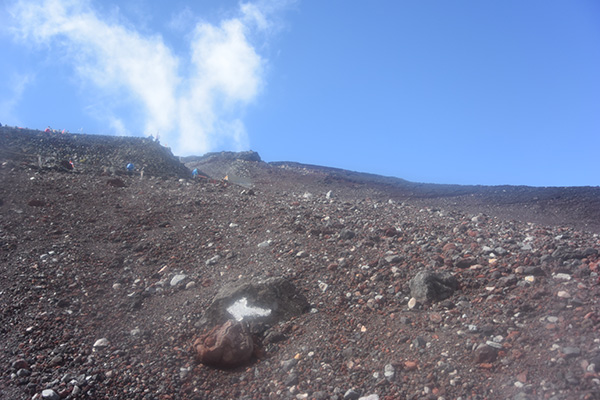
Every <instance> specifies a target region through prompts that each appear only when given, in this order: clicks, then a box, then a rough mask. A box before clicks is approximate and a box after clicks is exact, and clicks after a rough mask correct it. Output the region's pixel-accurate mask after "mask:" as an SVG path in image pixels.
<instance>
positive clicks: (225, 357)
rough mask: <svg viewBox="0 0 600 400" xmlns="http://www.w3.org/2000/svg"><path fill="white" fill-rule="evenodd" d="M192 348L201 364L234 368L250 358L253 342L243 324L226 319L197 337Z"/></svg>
mask: <svg viewBox="0 0 600 400" xmlns="http://www.w3.org/2000/svg"><path fill="white" fill-rule="evenodd" d="M193 350H194V351H195V353H196V359H197V360H198V361H199V362H201V363H202V364H205V365H210V366H213V367H218V368H235V367H238V366H240V365H244V364H246V363H247V362H248V361H249V360H250V357H251V356H252V351H253V350H254V344H253V341H252V335H251V334H250V331H249V330H248V329H247V326H246V325H245V324H243V323H241V322H235V321H227V322H225V323H224V324H223V325H219V326H215V327H214V328H213V329H211V330H210V331H209V332H208V333H206V334H204V335H202V336H200V337H199V338H197V339H196V340H195V341H194V344H193Z"/></svg>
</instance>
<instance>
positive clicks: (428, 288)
mask: <svg viewBox="0 0 600 400" xmlns="http://www.w3.org/2000/svg"><path fill="white" fill-rule="evenodd" d="M409 287H410V293H411V296H412V297H414V298H415V299H416V300H417V301H419V302H422V303H424V302H427V301H430V302H436V301H441V300H444V299H447V298H448V297H450V296H452V294H453V293H454V291H455V290H456V288H457V287H458V281H457V280H456V278H455V277H454V276H453V275H452V274H450V273H449V272H445V271H440V272H434V271H431V270H424V271H420V272H419V273H417V275H416V276H415V277H414V278H413V279H411V280H410V282H409Z"/></svg>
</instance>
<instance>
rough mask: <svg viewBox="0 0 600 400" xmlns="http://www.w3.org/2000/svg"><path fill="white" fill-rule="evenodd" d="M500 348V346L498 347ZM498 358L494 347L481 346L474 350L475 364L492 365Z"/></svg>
mask: <svg viewBox="0 0 600 400" xmlns="http://www.w3.org/2000/svg"><path fill="white" fill-rule="evenodd" d="M500 348H502V346H500ZM496 358H498V349H497V348H496V347H492V346H489V345H487V344H482V345H479V346H478V347H477V350H475V363H477V364H482V363H493V362H494V361H496Z"/></svg>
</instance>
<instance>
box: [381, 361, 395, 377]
mask: <svg viewBox="0 0 600 400" xmlns="http://www.w3.org/2000/svg"><path fill="white" fill-rule="evenodd" d="M394 375H396V369H395V368H394V366H393V365H392V364H386V366H385V367H384V368H383V376H385V378H386V379H387V380H392V379H394Z"/></svg>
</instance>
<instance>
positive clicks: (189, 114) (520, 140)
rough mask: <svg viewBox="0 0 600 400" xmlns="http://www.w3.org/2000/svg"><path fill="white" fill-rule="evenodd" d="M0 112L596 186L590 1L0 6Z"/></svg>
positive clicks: (356, 160) (287, 151)
mask: <svg viewBox="0 0 600 400" xmlns="http://www.w3.org/2000/svg"><path fill="white" fill-rule="evenodd" d="M0 54H1V57H0V76H2V77H3V79H1V80H0V123H2V124H7V125H14V126H23V127H29V128H36V129H44V128H46V126H51V127H52V128H55V129H68V130H69V131H71V132H83V133H98V134H110V135H136V136H147V135H149V134H156V133H157V132H158V133H159V135H160V139H161V142H162V143H163V144H166V145H168V146H169V147H171V149H172V150H173V152H174V154H176V155H189V154H203V153H205V152H207V151H220V150H245V149H253V150H255V151H258V152H259V154H260V155H261V157H262V158H263V159H264V160H266V161H297V162H303V163H310V164H318V165H325V166H331V167H338V168H345V169H351V170H355V171H362V172H371V173H376V174H382V175H388V176H397V177H400V178H404V179H408V180H411V181H416V182H432V183H458V184H485V185H501V184H511V185H531V186H583V185H591V186H598V185H600V174H599V172H600V2H597V1H595V0H590V1H576V0H574V1H553V0H543V1H542V0H540V1H535V0H531V1H512V0H508V1H502V2H488V1H485V2H482V1H475V0H472V1H461V0H457V1H441V0H440V1H378V2H369V3H366V2H359V1H342V0H329V1H322V2H321V1H320V2H316V1H307V0H304V1H303V0H287V1H281V0H280V1H270V0H257V1H249V2H237V1H197V2H185V1H170V2H163V1H149V0H133V1H127V2H125V1H122V2H121V1H108V0H107V1H85V0H84V1H81V0H79V1H73V0H42V1H13V0H6V1H0Z"/></svg>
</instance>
